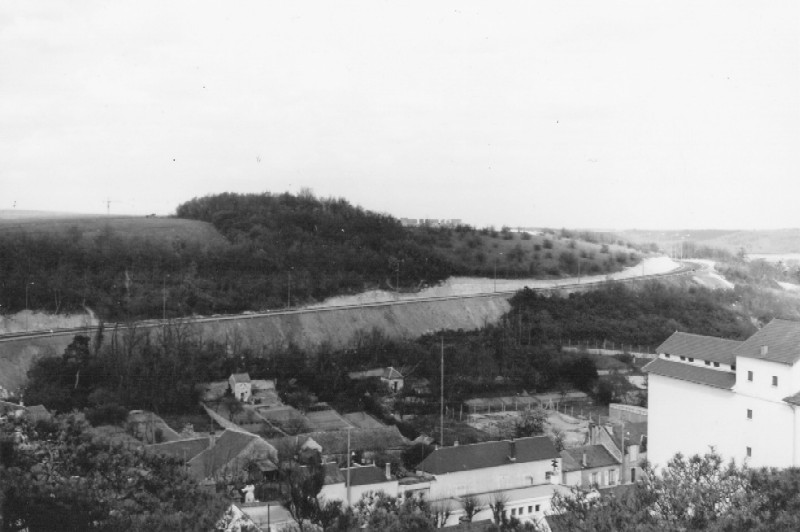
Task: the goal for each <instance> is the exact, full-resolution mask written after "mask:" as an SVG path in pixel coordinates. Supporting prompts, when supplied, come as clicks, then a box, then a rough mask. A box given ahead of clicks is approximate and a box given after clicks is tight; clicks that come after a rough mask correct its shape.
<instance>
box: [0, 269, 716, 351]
mask: <svg viewBox="0 0 800 532" xmlns="http://www.w3.org/2000/svg"><path fill="white" fill-rule="evenodd" d="M703 268H704V266H703V265H701V264H698V263H692V262H683V263H681V264H677V263H676V267H675V268H673V269H669V270H667V271H663V270H664V268H660V271H659V272H658V273H652V274H646V273H645V274H642V272H647V271H648V265H647V264H644V265H643V266H642V265H639V266H634V267H632V268H628V269H627V270H625V271H623V272H617V274H613V275H596V276H591V277H576V278H570V279H555V280H537V279H513V280H510V279H498V280H497V284H496V285H495V283H494V281H493V280H489V281H487V280H486V279H480V280H479V281H480V282H479V283H472V284H471V285H455V286H461V289H456V290H452V288H453V285H451V290H452V292H455V293H452V292H451V294H449V295H436V294H437V291H438V292H439V293H441V287H432V288H431V289H427V290H423V291H422V292H419V293H416V294H405V293H404V294H399V295H398V294H394V293H391V292H382V291H380V292H376V293H378V294H384V297H383V298H382V299H379V300H366V301H365V300H363V299H362V300H360V301H358V300H357V298H359V297H360V296H348V297H346V298H332V299H330V300H328V301H326V302H324V303H322V304H319V305H315V306H309V307H303V308H296V309H286V310H274V311H266V312H246V313H244V314H226V315H215V316H202V317H189V318H178V319H174V320H168V322H169V323H209V322H224V321H234V320H246V319H255V318H263V317H265V316H281V315H291V314H303V313H319V312H329V311H334V310H342V309H354V308H368V307H383V306H390V305H406V304H410V303H420V302H427V301H447V300H454V299H472V298H480V297H497V296H511V295H513V294H515V293H516V292H518V291H519V290H521V289H523V288H530V289H531V290H534V291H536V292H541V293H548V292H553V291H568V292H569V291H575V290H579V289H583V288H587V287H590V286H598V285H603V284H608V283H619V282H622V283H630V282H637V281H643V280H650V279H659V278H665V277H672V276H677V275H686V274H693V273H695V272H696V271H697V270H700V269H703ZM448 281H449V280H448ZM464 286H471V287H472V290H473V291H470V290H467V289H463V287H464ZM495 286H497V288H498V289H497V290H493V288H494V287H495ZM459 292H460V293H459ZM164 324H165V323H164V321H163V320H144V321H139V322H137V323H136V327H137V328H140V329H141V328H155V327H162V326H163V325H164ZM103 327H104V328H105V329H109V330H110V329H113V328H115V327H118V328H120V329H125V328H127V327H128V326H127V325H126V324H123V323H119V324H114V323H104V324H103ZM97 329H98V326H96V325H95V326H89V327H71V328H61V329H48V330H45V331H29V332H17V333H8V334H3V335H0V342H4V341H12V340H19V339H21V338H40V337H47V336H63V335H75V334H78V333H83V334H88V333H91V332H92V331H96V330H97Z"/></svg>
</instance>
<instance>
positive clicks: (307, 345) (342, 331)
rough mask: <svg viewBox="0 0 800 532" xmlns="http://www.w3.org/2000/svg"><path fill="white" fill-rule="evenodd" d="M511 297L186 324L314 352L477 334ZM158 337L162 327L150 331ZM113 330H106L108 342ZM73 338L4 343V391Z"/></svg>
mask: <svg viewBox="0 0 800 532" xmlns="http://www.w3.org/2000/svg"><path fill="white" fill-rule="evenodd" d="M509 297H510V296H509V295H500V294H498V295H496V296H495V295H492V296H486V297H477V298H471V299H466V300H448V301H416V302H407V303H404V304H400V305H386V306H379V307H367V308H355V309H353V308H348V309H332V310H327V309H326V310H316V311H315V310H310V311H307V312H297V313H292V314H276V315H272V316H270V315H267V316H247V315H245V316H241V317H237V318H236V319H228V320H219V321H211V322H203V323H192V324H188V325H186V327H188V328H189V329H190V330H191V331H192V332H194V333H196V334H198V335H200V336H201V337H202V338H204V339H208V340H215V341H218V342H222V343H227V345H228V346H229V347H230V348H231V349H233V350H236V349H239V348H243V347H251V348H253V349H254V350H255V351H257V352H263V351H270V350H273V349H277V348H280V347H282V346H286V345H288V344H289V343H294V344H296V345H298V346H300V347H302V348H304V349H307V350H313V349H315V348H317V347H319V346H320V345H322V344H323V343H327V344H329V345H332V346H334V347H344V346H347V345H349V344H351V343H352V342H353V341H354V340H355V339H356V338H357V336H358V335H359V334H361V333H363V332H369V331H371V330H373V329H376V330H379V331H381V332H383V333H384V334H386V335H387V336H390V337H394V338H414V337H417V336H420V335H423V334H425V333H429V332H434V331H437V330H441V329H464V330H474V329H479V328H481V327H483V326H484V325H486V324H488V323H494V322H496V321H497V320H499V319H500V317H501V316H502V315H503V314H505V313H506V312H508V311H509V310H510V305H509V303H508V298H509ZM149 330H150V331H152V333H153V334H157V333H158V331H160V328H159V327H154V328H152V329H149ZM111 334H112V332H111V331H108V330H106V332H105V340H106V341H108V340H109V339H110V335H111ZM72 338H73V334H58V333H55V334H53V335H48V336H40V337H35V338H24V339H14V340H7V341H2V342H0V386H2V387H4V388H6V389H7V390H9V391H16V390H18V389H19V388H20V386H22V385H23V383H24V381H25V375H26V374H27V371H28V369H29V368H30V366H31V364H32V363H33V361H34V360H35V359H36V358H37V357H39V356H53V355H56V354H60V353H63V352H64V349H65V348H66V346H67V345H69V343H70V342H71V341H72Z"/></svg>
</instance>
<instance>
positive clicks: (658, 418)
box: [647, 373, 738, 467]
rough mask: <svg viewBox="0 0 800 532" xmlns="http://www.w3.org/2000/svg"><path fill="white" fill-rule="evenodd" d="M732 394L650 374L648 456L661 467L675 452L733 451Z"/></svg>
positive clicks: (734, 433) (734, 435)
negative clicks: (711, 448) (712, 448)
mask: <svg viewBox="0 0 800 532" xmlns="http://www.w3.org/2000/svg"><path fill="white" fill-rule="evenodd" d="M734 397H735V396H734V393H733V392H732V391H729V390H720V389H718V388H712V387H710V386H704V385H701V384H694V383H690V382H686V381H681V380H677V379H672V378H669V377H664V376H662V375H655V374H652V373H651V374H650V376H649V389H648V399H647V405H648V420H647V457H648V459H649V460H650V463H651V464H653V465H654V466H656V467H663V466H665V465H666V464H667V462H668V461H669V460H670V458H672V457H673V456H674V455H675V453H677V452H681V453H683V454H684V455H692V454H705V453H706V452H708V451H709V446H712V445H713V446H715V447H716V448H717V450H718V451H720V452H723V453H724V452H730V451H731V450H732V449H733V445H732V444H731V440H732V439H734V438H736V439H738V436H737V435H736V430H735V429H734V427H732V426H731V425H732V422H733V416H734V414H735V412H734V410H735V406H734Z"/></svg>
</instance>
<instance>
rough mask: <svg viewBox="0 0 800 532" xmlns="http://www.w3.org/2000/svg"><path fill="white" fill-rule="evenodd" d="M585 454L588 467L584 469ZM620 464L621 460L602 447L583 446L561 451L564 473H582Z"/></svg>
mask: <svg viewBox="0 0 800 532" xmlns="http://www.w3.org/2000/svg"><path fill="white" fill-rule="evenodd" d="M584 453H586V467H583V455H584ZM619 464H620V462H619V460H617V459H616V458H614V457H613V456H612V455H611V453H610V452H608V449H606V448H605V447H604V446H602V445H582V446H581V447H572V448H570V449H564V450H563V451H561V467H562V469H563V470H564V471H580V470H582V469H594V468H595V467H608V466H618V465H619Z"/></svg>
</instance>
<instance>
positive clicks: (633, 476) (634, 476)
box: [631, 467, 636, 482]
mask: <svg viewBox="0 0 800 532" xmlns="http://www.w3.org/2000/svg"><path fill="white" fill-rule="evenodd" d="M631 482H636V468H635V467H632V468H631Z"/></svg>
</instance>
